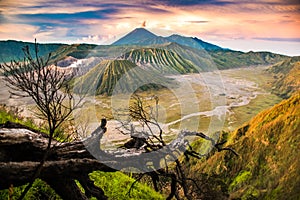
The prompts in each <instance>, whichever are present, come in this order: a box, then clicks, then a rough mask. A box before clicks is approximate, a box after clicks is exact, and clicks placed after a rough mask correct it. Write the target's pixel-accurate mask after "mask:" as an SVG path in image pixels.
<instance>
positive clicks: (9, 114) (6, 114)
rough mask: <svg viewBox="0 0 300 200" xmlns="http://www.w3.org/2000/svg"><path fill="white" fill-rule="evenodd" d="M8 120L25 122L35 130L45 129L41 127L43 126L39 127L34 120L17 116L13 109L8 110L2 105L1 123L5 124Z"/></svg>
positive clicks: (0, 111)
mask: <svg viewBox="0 0 300 200" xmlns="http://www.w3.org/2000/svg"><path fill="white" fill-rule="evenodd" d="M7 121H10V122H15V123H19V124H23V125H25V126H27V127H30V128H33V129H35V130H39V131H42V130H43V129H41V127H37V126H36V125H35V124H34V122H33V121H32V120H30V119H23V118H21V117H19V116H17V115H16V113H14V112H13V111H7V110H6V109H5V108H4V107H1V106H0V124H4V123H5V122H7Z"/></svg>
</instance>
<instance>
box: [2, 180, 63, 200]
mask: <svg viewBox="0 0 300 200" xmlns="http://www.w3.org/2000/svg"><path fill="white" fill-rule="evenodd" d="M25 187H26V185H24V186H20V187H13V186H12V187H10V188H9V189H6V190H0V199H3V200H4V199H12V200H14V199H18V197H19V196H21V193H22V191H23V190H24V189H25ZM24 199H25V200H44V199H57V200H58V199H61V198H60V197H59V196H58V195H57V194H56V193H55V191H54V190H53V189H52V188H51V187H50V186H49V185H47V183H45V182H44V181H42V180H40V179H36V180H35V181H34V183H33V185H32V187H31V188H30V190H29V191H28V193H27V194H26V196H25V198H24Z"/></svg>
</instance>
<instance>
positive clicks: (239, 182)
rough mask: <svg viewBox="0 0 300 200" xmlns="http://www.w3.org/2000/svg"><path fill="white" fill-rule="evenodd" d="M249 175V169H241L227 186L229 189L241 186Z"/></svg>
mask: <svg viewBox="0 0 300 200" xmlns="http://www.w3.org/2000/svg"><path fill="white" fill-rule="evenodd" d="M250 177H251V172H249V171H241V172H240V173H239V175H237V176H236V177H235V179H234V180H233V181H232V182H231V184H230V186H229V190H233V189H236V188H239V187H241V186H242V185H243V184H245V182H246V181H247V180H248V179H249V178H250Z"/></svg>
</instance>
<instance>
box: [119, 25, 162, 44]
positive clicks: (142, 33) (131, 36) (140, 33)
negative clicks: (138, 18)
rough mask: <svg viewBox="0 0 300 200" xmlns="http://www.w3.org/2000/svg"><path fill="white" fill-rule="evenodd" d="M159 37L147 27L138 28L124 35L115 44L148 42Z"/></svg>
mask: <svg viewBox="0 0 300 200" xmlns="http://www.w3.org/2000/svg"><path fill="white" fill-rule="evenodd" d="M156 37H158V36H157V35H155V34H154V33H151V32H150V31H148V30H147V29H145V28H136V29H134V30H133V31H131V32H130V33H128V34H126V35H125V36H124V37H122V38H121V39H119V40H118V41H116V42H114V43H113V45H130V44H143V45H144V44H147V41H149V40H152V39H155V38H156Z"/></svg>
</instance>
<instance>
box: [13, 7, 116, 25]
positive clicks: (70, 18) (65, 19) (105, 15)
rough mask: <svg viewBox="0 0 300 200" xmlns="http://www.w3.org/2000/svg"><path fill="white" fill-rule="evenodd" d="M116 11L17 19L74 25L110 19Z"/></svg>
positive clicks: (47, 14) (106, 10)
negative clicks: (84, 20)
mask: <svg viewBox="0 0 300 200" xmlns="http://www.w3.org/2000/svg"><path fill="white" fill-rule="evenodd" d="M117 12H118V10H116V9H102V10H96V11H86V12H77V13H46V14H19V15H17V18H18V19H20V20H21V21H28V22H30V21H47V20H50V21H53V20H59V21H61V22H62V23H74V22H78V21H79V20H80V19H109V15H110V14H114V13H117Z"/></svg>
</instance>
